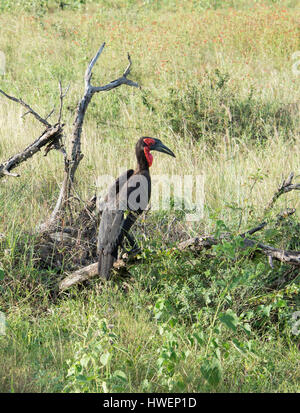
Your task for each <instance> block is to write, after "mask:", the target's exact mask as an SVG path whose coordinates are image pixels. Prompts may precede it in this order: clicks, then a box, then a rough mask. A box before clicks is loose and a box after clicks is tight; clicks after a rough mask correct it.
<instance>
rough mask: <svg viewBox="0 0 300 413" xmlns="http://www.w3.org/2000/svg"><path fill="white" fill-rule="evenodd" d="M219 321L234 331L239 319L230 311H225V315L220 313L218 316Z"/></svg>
mask: <svg viewBox="0 0 300 413" xmlns="http://www.w3.org/2000/svg"><path fill="white" fill-rule="evenodd" d="M219 320H220V321H221V322H222V323H223V324H225V325H226V326H227V327H228V328H230V329H231V330H233V331H236V328H237V326H238V323H239V318H238V316H237V315H236V314H235V313H234V312H233V311H232V310H227V311H226V313H221V314H220V315H219Z"/></svg>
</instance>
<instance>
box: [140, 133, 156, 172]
mask: <svg viewBox="0 0 300 413" xmlns="http://www.w3.org/2000/svg"><path fill="white" fill-rule="evenodd" d="M143 142H144V144H145V146H144V154H145V156H146V159H147V162H148V165H149V167H150V166H151V165H152V162H153V156H152V155H151V152H150V150H151V146H154V145H155V140H154V139H152V138H145V139H143Z"/></svg>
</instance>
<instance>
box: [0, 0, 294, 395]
mask: <svg viewBox="0 0 300 413" xmlns="http://www.w3.org/2000/svg"><path fill="white" fill-rule="evenodd" d="M69 3H71V2H69ZM1 4H2V6H1V7H0V10H1V12H2V14H1V15H0V34H1V36H0V50H2V51H3V52H4V53H5V55H6V73H5V75H4V76H1V75H0V88H2V89H3V90H5V91H6V92H7V93H9V94H12V95H16V96H19V97H22V98H23V99H24V100H25V101H26V102H28V103H29V104H30V105H32V106H33V107H34V108H35V109H36V110H37V111H38V112H40V113H41V114H45V115H46V114H47V113H49V112H50V111H51V110H52V108H53V106H54V105H55V107H56V113H55V114H54V115H53V117H52V120H54V119H55V116H57V109H58V93H59V92H58V81H59V80H61V81H62V82H63V84H64V85H67V84H68V83H70V91H69V93H68V95H67V97H66V100H65V106H64V115H63V118H64V121H65V123H66V126H65V132H66V137H65V139H66V142H68V134H70V133H71V130H72V122H73V119H74V113H75V108H76V104H77V102H78V100H79V98H80V97H81V95H82V92H83V89H84V85H83V74H84V71H85V68H86V66H87V64H88V62H89V60H90V58H91V57H92V56H93V55H94V53H95V51H96V50H97V49H98V47H99V46H100V44H101V43H102V42H103V41H106V42H107V46H106V48H105V50H104V52H103V54H102V55H101V57H100V59H99V61H98V63H97V65H96V67H95V69H94V76H93V84H95V85H101V84H104V83H107V82H108V81H110V80H112V79H115V78H116V77H117V76H119V75H120V74H121V73H122V72H123V70H124V68H125V67H126V65H127V58H126V56H127V52H128V51H129V52H130V54H131V57H132V61H133V69H132V73H131V75H130V77H131V78H132V79H133V80H135V81H138V82H139V83H140V85H141V86H142V89H141V90H136V89H133V88H126V87H122V88H119V89H117V90H114V91H112V92H109V93H106V94H104V93H100V94H98V95H97V96H95V97H94V100H93V101H92V103H91V104H90V106H89V109H88V113H87V117H86V120H85V123H84V130H83V137H82V151H83V153H84V159H83V160H82V162H81V164H80V167H79V170H78V173H77V185H78V187H77V189H78V194H79V195H80V197H81V198H82V199H86V198H88V197H89V196H90V195H91V194H92V193H94V191H95V190H96V181H97V177H98V176H99V175H102V174H109V175H112V176H117V175H118V173H119V168H120V166H121V167H123V168H126V167H133V166H134V164H135V154H134V150H133V148H134V144H135V142H136V140H137V138H138V137H140V136H143V135H149V136H156V137H159V138H161V139H162V140H163V141H164V143H166V144H167V145H168V146H169V147H170V148H171V149H172V150H173V151H174V152H175V153H176V162H172V161H170V159H166V158H165V157H163V156H160V155H159V154H157V155H156V156H154V164H153V167H152V169H151V172H152V174H153V175H156V174H166V173H167V174H174V175H184V174H194V175H200V174H204V175H205V210H204V217H203V219H202V220H201V221H200V222H197V223H196V224H194V225H193V226H188V225H186V224H185V222H179V223H178V227H176V228H175V230H176V231H179V232H180V231H181V232H183V233H184V234H185V236H188V235H193V234H199V233H212V232H214V231H215V230H216V228H217V225H218V224H217V223H218V222H219V221H220V220H222V221H223V222H224V223H225V224H226V226H227V227H228V228H229V229H230V230H231V231H233V232H238V231H241V230H246V229H248V228H249V227H251V225H253V223H257V222H259V221H260V220H261V219H262V217H263V210H264V207H265V205H266V203H267V202H268V201H269V200H270V198H271V197H272V195H273V193H274V191H275V190H276V187H277V185H278V184H279V183H280V182H281V180H282V178H283V177H285V176H287V174H289V172H290V171H295V175H299V76H298V77H297V76H296V75H295V74H294V73H293V72H292V64H293V61H292V59H291V56H292V54H293V52H295V51H297V50H299V46H300V45H299V25H298V20H297V19H298V18H299V12H300V9H299V5H298V4H297V3H296V2H295V3H293V2H291V1H286V2H274V1H262V2H256V3H253V2H249V1H246V0H245V1H241V2H237V1H230V2H218V1H201V2H194V1H180V2H176V1H171V0H170V1H157V2H154V1H148V2H147V1H145V2H143V1H140V2H130V1H118V2H110V1H98V2H97V1H93V2H91V1H86V2H85V1H80V2H76V1H75V2H72V4H71V6H72V7H71V6H66V7H65V9H64V10H60V8H59V6H58V2H56V1H54V0H53V1H45V2H43V1H41V2H37V1H33V0H28V1H21V0H20V1H18V2H10V1H7V2H5V3H1ZM24 4H25V6H26V7H25V9H26V10H27V11H26V12H25V13H22V14H20V13H19V9H18V7H19V6H20V7H22V8H23V7H24ZM22 114H23V111H22V109H21V108H20V107H18V106H17V105H16V104H13V103H12V102H9V101H7V100H5V99H4V98H3V97H0V159H1V160H5V159H7V158H9V156H11V155H12V154H14V153H16V152H18V151H19V150H21V149H22V148H24V147H25V146H26V145H27V144H29V143H30V142H32V141H33V139H34V138H36V137H37V136H38V135H39V133H40V132H41V126H40V125H39V124H38V122H37V121H36V120H34V119H32V118H30V116H29V115H27V116H26V117H25V118H21V115H22ZM62 163H63V160H62V155H61V154H60V153H57V152H54V151H52V152H50V153H49V155H48V156H47V157H44V156H42V154H38V155H36V156H35V157H34V158H33V159H31V160H30V161H28V162H26V163H24V164H22V166H20V167H19V168H18V172H19V173H20V175H21V176H20V178H16V179H15V178H7V179H5V180H1V182H0V208H1V220H0V233H3V234H5V237H4V238H0V243H1V250H0V268H1V269H3V270H4V274H5V278H4V280H2V285H1V286H0V288H1V289H0V308H1V309H2V311H4V312H5V314H6V316H7V319H8V326H7V335H6V336H5V337H1V336H0V352H1V360H4V361H3V362H2V363H0V390H1V391H16V392H18V391H21V392H28V391H34V392H36V391H105V390H106V389H108V390H110V391H187V392H193V391H232V392H237V391H242V392H243V391H260V392H265V391H272V392H276V391H298V390H299V374H298V373H297V372H299V360H298V359H297V351H298V350H297V346H296V342H295V337H293V336H292V334H291V332H290V324H289V319H290V316H291V313H292V312H293V311H295V309H297V305H299V281H297V278H296V279H295V280H293V279H291V280H290V281H289V282H288V283H287V284H284V286H283V287H282V289H281V290H279V291H277V290H275V291H274V290H271V289H270V284H269V283H270V281H272V280H273V279H276V277H279V276H281V275H282V274H285V273H286V270H287V269H286V268H285V267H284V266H280V265H276V266H275V269H274V270H272V269H270V268H269V267H268V265H267V263H264V262H263V263H262V262H261V260H258V259H257V260H254V262H253V263H252V262H251V261H248V260H247V259H244V260H242V261H237V262H232V261H231V259H230V258H226V259H224V260H223V258H218V259H217V260H216V261H215V262H214V263H213V264H211V263H210V262H208V261H207V260H206V258H205V255H201V256H200V257H198V258H196V259H195V258H194V257H193V256H190V255H189V254H187V256H184V257H182V256H178V255H176V254H175V256H173V255H172V254H171V255H168V254H167V253H166V255H164V254H165V253H164V252H159V251H160V247H161V246H162V243H163V245H164V246H165V245H166V244H167V245H168V246H170V245H172V242H171V241H170V240H171V239H172V241H174V239H173V238H174V237H173V238H172V236H171V235H172V234H170V237H169V238H170V240H169V241H168V233H167V232H168V230H167V229H168V228H169V227H168V225H169V224H170V222H171V216H172V219H173V215H172V213H170V216H166V214H164V213H163V214H162V213H157V214H155V213H153V214H152V218H150V220H149V221H148V224H149V226H151V225H152V227H153V228H154V230H153V231H152V232H151V234H150V235H149V236H145V237H142V236H139V237H140V242H141V244H142V246H143V250H144V253H143V254H144V255H143V260H144V261H143V264H142V265H138V266H136V267H133V268H131V274H132V278H131V279H129V280H128V281H126V282H125V281H123V280H115V281H114V282H111V283H109V285H108V286H107V287H103V288H101V287H99V286H97V283H96V282H95V283H92V285H91V286H90V287H89V288H88V289H87V290H76V291H74V292H72V293H71V295H66V297H63V298H60V299H57V300H56V301H53V297H52V295H51V288H52V287H53V283H55V278H54V277H53V273H54V271H53V270H51V269H48V270H44V271H41V270H37V269H36V268H35V263H34V260H33V259H32V258H30V257H31V252H32V248H33V242H34V237H32V236H30V235H28V233H30V232H31V233H32V230H33V229H34V228H35V227H36V225H37V224H38V223H40V222H41V221H43V220H44V219H45V218H46V217H47V216H48V215H49V214H50V212H51V209H52V208H53V205H54V202H55V200H56V197H57V194H58V191H59V187H60V183H61V181H62V174H63V170H62ZM290 206H293V207H295V208H296V209H297V211H296V214H295V218H294V219H293V220H291V221H289V225H288V226H287V227H284V228H282V227H281V228H280V229H278V228H277V229H276V237H277V238H276V237H275V236H274V233H272V231H271V232H270V233H268V234H266V237H267V238H268V240H269V241H270V242H271V243H272V242H273V243H274V242H275V241H276V243H277V245H281V246H282V247H288V246H289V242H292V240H291V239H292V237H293V236H294V237H295V238H296V239H295V240H294V241H293V242H294V244H293V248H299V247H298V245H299V243H298V240H297V234H299V229H297V220H298V218H299V196H298V195H297V193H294V192H291V193H289V194H286V195H285V196H283V197H281V198H280V199H279V200H278V204H276V208H275V209H274V214H276V213H278V212H279V211H280V210H281V209H283V208H286V207H290ZM163 225H165V227H163ZM152 227H151V228H152ZM161 228H166V233H165V234H163V233H162V230H161ZM172 228H173V227H172ZM175 230H174V231H175ZM297 231H298V232H297ZM278 234H279V235H278ZM164 236H165V237H164ZM274 237H275V238H274ZM20 241H21V242H20ZM297 243H298V244H297ZM20 245H23V246H24V248H23V249H22V248H21V247H20ZM291 245H292V244H291ZM216 253H217V252H216ZM222 253H224V251H222ZM233 253H234V252H233ZM1 274H2V272H0V277H1ZM235 276H236V277H241V279H240V278H238V279H239V280H240V281H239V283H240V284H238V287H237V290H236V289H233V290H232V291H231V292H229V293H228V294H227V296H228V297H227V296H226V295H224V297H226V300H227V301H226V300H225V301H224V300H223V298H222V292H223V291H225V289H226V288H227V287H226V286H227V283H229V284H230V282H231V281H232V279H233V278H234V277H235ZM232 277H233V278H232ZM229 284H228V285H229ZM224 286H225V287H224ZM234 288H236V287H234ZM162 297H163V298H164V299H165V302H162V301H161V299H162ZM280 300H281V301H280ZM221 303H222V304H221ZM270 305H271V307H270V308H269V307H268V306H270ZM160 308H161V310H160ZM228 308H232V309H233V310H234V311H235V312H236V313H237V314H238V316H239V317H240V320H241V321H240V322H241V323H245V322H246V318H247V317H248V318H249V322H250V324H251V326H252V334H253V335H252V336H251V343H252V344H251V345H252V349H253V353H251V354H250V353H249V354H250V355H249V354H248V353H247V355H245V354H244V353H243V352H241V350H239V349H237V348H236V347H235V348H234V349H233V350H232V351H231V354H230V356H226V357H225V354H227V353H226V351H225V350H226V349H225V348H226V346H227V344H228V343H229V342H230V343H231V341H230V340H232V337H231V336H230V334H231V333H230V332H228V331H227V330H224V329H221V330H220V333H215V332H214V329H213V327H212V325H213V320H214V319H215V315H216V317H217V318H216V319H218V317H219V312H222V311H225V310H226V311H227V309H228ZM218 309H219V310H218ZM269 310H270V311H269ZM251 311H252V312H253V314H254V315H253V316H251ZM268 311H269V312H268ZM160 313H161V314H162V315H159V314H160ZM170 317H171V318H172V319H173V320H174V319H176V320H177V322H176V323H177V324H176V323H175V325H174V326H173V324H174V322H173V321H171V322H170V323H169V318H170ZM251 317H252V318H251ZM197 320H198V321H197ZM199 320H200V321H199ZM168 323H169V324H168ZM197 323H198V324H197ZM241 326H242V324H241ZM215 327H216V328H217V326H215ZM215 327H214V328H215ZM218 328H219V327H218ZM239 328H240V330H238V332H237V333H236V334H237V335H236V336H235V337H236V338H238V339H239V340H240V341H243V340H246V338H247V334H246V333H245V332H244V330H243V329H242V327H239ZM201 329H203V334H207V335H208V337H209V334H211V335H214V334H219V335H218V337H219V341H220V342H222V343H223V344H224V346H223V347H222V349H223V350H222V351H224V354H223V353H222V354H223V355H222V369H223V378H222V381H221V382H220V383H219V384H218V385H217V386H215V385H213V384H212V383H210V382H209V381H207V380H204V378H203V377H202V376H201V374H200V373H199V372H200V368H201V366H202V365H203V360H205V357H207V354H206V353H207V351H208V347H205V346H204V345H201V344H199V342H197V340H196V339H195V336H193V334H195V332H197V334H198V333H199V331H200V330H201ZM160 332H163V334H161V333H160ZM171 336H172V337H173V338H170V337H171ZM174 337H175V338H174ZM192 337H194V338H193V339H192ZM247 340H248V339H247ZM249 340H250V339H249ZM172 343H173V344H172ZM174 343H175V344H174ZM197 343H198V344H197ZM223 344H222V345H223ZM172 345H173V347H172V348H173V350H174V352H175V354H176V357H177V358H176V357H175V356H174V357H175V358H174V360H172V359H171V358H170V359H164V358H163V357H165V355H166V354H167V353H168V351H169V350H168V351H167V350H166V346H169V347H168V349H169V348H170V346H172ZM187 350H188V352H187V353H186V351H187ZM107 354H108V355H107ZM103 355H107V356H105V357H107V359H106V358H105V357H103V358H101V357H102V356H103ZM100 358H101V360H102V361H101V362H100V361H99V360H100ZM161 360H163V361H161ZM160 363H161V364H160ZM168 369H169V370H168ZM167 371H169V373H167ZM120 372H121V373H120ZM170 372H171V373H172V374H171V373H170ZM80 375H81V376H83V377H81V378H80V377H79V376H80ZM182 383H183V385H182Z"/></svg>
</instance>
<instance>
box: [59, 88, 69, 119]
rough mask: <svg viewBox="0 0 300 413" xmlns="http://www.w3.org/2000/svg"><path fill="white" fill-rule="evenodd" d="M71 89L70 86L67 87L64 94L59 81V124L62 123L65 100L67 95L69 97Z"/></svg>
mask: <svg viewBox="0 0 300 413" xmlns="http://www.w3.org/2000/svg"><path fill="white" fill-rule="evenodd" d="M69 88H70V84H69V85H68V86H67V87H66V90H65V92H64V93H63V91H62V85H61V81H59V100H60V107H59V115H58V120H57V123H60V122H61V116H62V109H63V102H64V98H65V97H66V95H67V93H68V91H69Z"/></svg>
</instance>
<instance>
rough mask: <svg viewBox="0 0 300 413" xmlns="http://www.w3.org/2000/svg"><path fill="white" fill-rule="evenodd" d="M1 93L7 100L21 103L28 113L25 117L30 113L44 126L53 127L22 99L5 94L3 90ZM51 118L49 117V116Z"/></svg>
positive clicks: (0, 90)
mask: <svg viewBox="0 0 300 413" xmlns="http://www.w3.org/2000/svg"><path fill="white" fill-rule="evenodd" d="M0 93H2V95H4V96H5V97H6V98H7V99H9V100H12V101H13V102H17V103H20V105H22V106H24V107H25V108H26V109H27V112H26V113H25V114H24V115H23V116H25V115H27V114H28V113H31V114H32V115H33V116H34V117H35V118H36V119H37V120H38V121H39V122H41V123H42V124H43V125H45V126H47V127H48V128H49V127H51V125H50V123H49V122H47V120H46V119H44V118H43V117H42V116H40V115H39V114H38V113H37V112H36V111H35V110H33V109H32V108H31V107H30V106H29V105H28V104H27V103H26V102H24V101H23V100H22V99H18V98H16V97H14V96H10V95H8V94H7V93H5V92H4V91H3V90H2V89H0ZM47 117H49V115H48V116H47Z"/></svg>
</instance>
